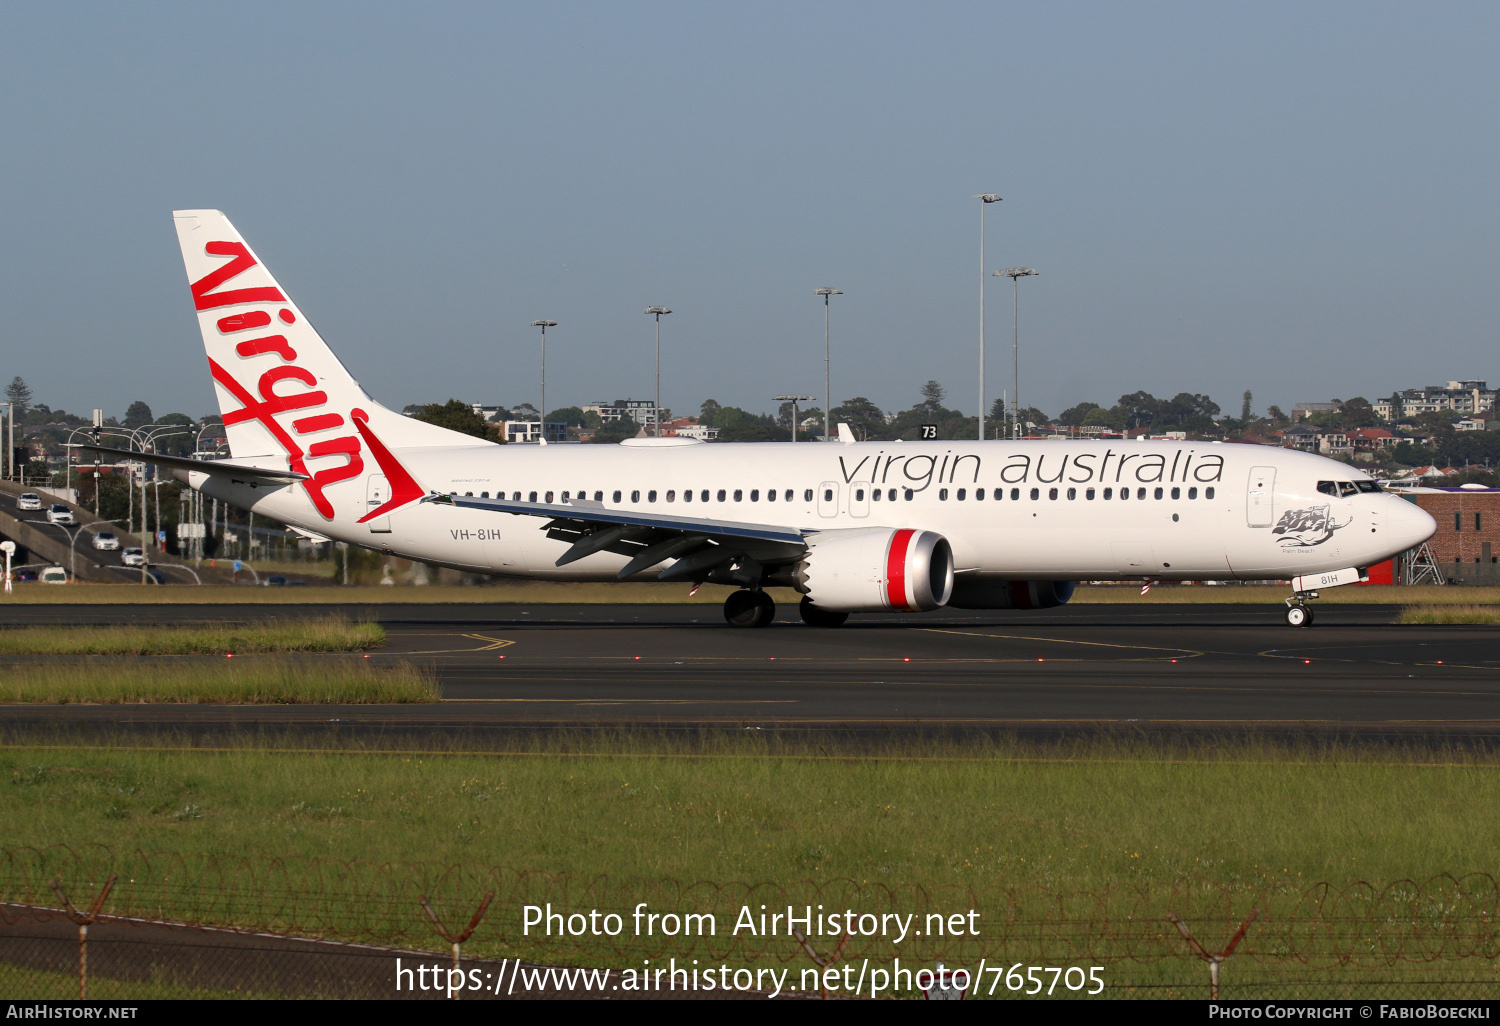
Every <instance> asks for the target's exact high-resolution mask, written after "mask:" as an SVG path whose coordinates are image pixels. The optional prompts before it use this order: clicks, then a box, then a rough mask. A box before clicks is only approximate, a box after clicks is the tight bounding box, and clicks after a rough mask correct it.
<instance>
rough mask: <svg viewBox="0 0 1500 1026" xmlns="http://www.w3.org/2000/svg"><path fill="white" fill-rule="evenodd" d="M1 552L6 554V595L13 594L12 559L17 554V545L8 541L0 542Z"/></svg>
mask: <svg viewBox="0 0 1500 1026" xmlns="http://www.w3.org/2000/svg"><path fill="white" fill-rule="evenodd" d="M0 552H4V553H5V594H7V595H9V594H10V593H11V586H10V557H11V556H13V555H15V554H16V543H15V542H13V541H10V540H9V539H6V540H5V541H0Z"/></svg>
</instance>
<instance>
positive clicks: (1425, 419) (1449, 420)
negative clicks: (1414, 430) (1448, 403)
mask: <svg viewBox="0 0 1500 1026" xmlns="http://www.w3.org/2000/svg"><path fill="white" fill-rule="evenodd" d="M1409 419H1410V420H1411V421H1412V422H1414V423H1416V424H1417V425H1419V426H1421V427H1424V428H1426V429H1427V430H1428V431H1431V432H1433V433H1434V434H1438V435H1451V434H1453V414H1451V413H1445V412H1444V411H1442V410H1428V411H1427V412H1426V413H1419V414H1417V415H1416V416H1415V417H1411V418H1409Z"/></svg>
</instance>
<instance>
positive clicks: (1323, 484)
mask: <svg viewBox="0 0 1500 1026" xmlns="http://www.w3.org/2000/svg"><path fill="white" fill-rule="evenodd" d="M1318 491H1320V492H1322V493H1323V494H1324V495H1333V496H1337V495H1338V493H1339V486H1338V485H1337V484H1335V483H1334V482H1332V481H1319V482H1318Z"/></svg>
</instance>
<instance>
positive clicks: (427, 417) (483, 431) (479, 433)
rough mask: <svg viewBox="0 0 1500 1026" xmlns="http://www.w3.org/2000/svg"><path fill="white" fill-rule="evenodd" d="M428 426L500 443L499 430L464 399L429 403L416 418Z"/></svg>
mask: <svg viewBox="0 0 1500 1026" xmlns="http://www.w3.org/2000/svg"><path fill="white" fill-rule="evenodd" d="M414 419H415V420H420V421H423V422H425V423H428V424H436V425H437V426H438V427H441V428H447V429H448V430H449V431H457V432H459V433H461V434H465V435H473V436H474V437H475V438H488V439H491V440H492V441H498V440H499V439H498V438H497V437H496V435H497V434H498V432H497V429H496V428H494V427H492V426H490V425H488V424H486V423H485V422H484V418H483V417H481V416H480V415H479V414H477V413H475V412H474V407H473V406H471V405H470V404H468V403H466V402H464V401H463V400H462V399H449V400H448V401H447V402H446V403H429V404H427V405H426V406H424V407H422V412H421V413H419V414H417V415H416V417H415V418H414Z"/></svg>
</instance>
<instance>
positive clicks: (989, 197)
mask: <svg viewBox="0 0 1500 1026" xmlns="http://www.w3.org/2000/svg"><path fill="white" fill-rule="evenodd" d="M969 198H970V199H977V200H979V201H980V203H979V440H980V441H981V442H982V441H984V284H985V283H984V211H985V209H986V208H987V207H988V206H989V205H990V204H991V203H999V202H1000V197H999V196H997V195H995V194H994V193H993V192H981V193H979V194H978V195H977V196H970V197H969Z"/></svg>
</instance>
